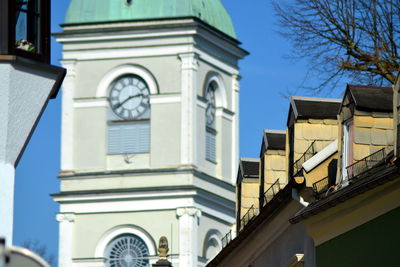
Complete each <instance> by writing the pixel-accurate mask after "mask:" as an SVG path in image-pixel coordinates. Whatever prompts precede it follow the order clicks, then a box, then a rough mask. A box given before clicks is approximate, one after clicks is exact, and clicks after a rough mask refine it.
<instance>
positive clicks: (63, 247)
mask: <svg viewBox="0 0 400 267" xmlns="http://www.w3.org/2000/svg"><path fill="white" fill-rule="evenodd" d="M56 218H57V221H58V222H59V223H60V229H59V231H60V234H59V238H60V240H59V241H58V242H59V245H58V253H59V255H58V266H59V267H71V266H72V237H73V230H74V221H75V215H74V214H72V213H59V214H57V217H56Z"/></svg>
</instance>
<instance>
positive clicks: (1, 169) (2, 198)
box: [0, 163, 15, 246]
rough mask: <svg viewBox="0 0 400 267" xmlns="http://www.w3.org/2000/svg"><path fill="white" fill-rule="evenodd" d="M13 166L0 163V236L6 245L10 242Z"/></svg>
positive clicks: (11, 232)
mask: <svg viewBox="0 0 400 267" xmlns="http://www.w3.org/2000/svg"><path fill="white" fill-rule="evenodd" d="M14 181H15V168H14V165H12V164H9V163H0V237H4V238H5V239H6V246H10V245H11V244H12V237H13V236H12V234H13V217H14Z"/></svg>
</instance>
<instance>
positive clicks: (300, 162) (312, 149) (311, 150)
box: [292, 141, 317, 175]
mask: <svg viewBox="0 0 400 267" xmlns="http://www.w3.org/2000/svg"><path fill="white" fill-rule="evenodd" d="M315 154H317V150H316V148H315V141H314V142H312V143H311V145H310V146H309V147H308V148H307V150H306V151H305V152H304V153H303V155H302V156H301V157H300V158H299V159H298V160H296V161H295V162H294V163H293V165H292V168H293V174H294V175H296V174H297V173H298V172H299V171H300V170H301V169H302V168H303V163H304V162H306V161H307V160H309V159H310V158H312V157H313V156H314V155H315Z"/></svg>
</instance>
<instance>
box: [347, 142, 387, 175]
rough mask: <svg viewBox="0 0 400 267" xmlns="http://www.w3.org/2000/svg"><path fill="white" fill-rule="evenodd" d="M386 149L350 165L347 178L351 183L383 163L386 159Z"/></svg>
mask: <svg viewBox="0 0 400 267" xmlns="http://www.w3.org/2000/svg"><path fill="white" fill-rule="evenodd" d="M385 155H386V153H385V148H382V149H380V150H378V151H376V152H374V153H372V154H371V155H369V156H367V157H365V158H363V159H361V160H359V161H357V162H355V163H353V164H351V165H349V166H348V167H347V168H346V169H347V177H348V179H349V181H351V180H352V179H355V178H356V177H358V176H359V175H361V174H363V173H365V172H367V171H368V170H370V169H372V168H373V167H374V166H376V165H377V164H378V163H380V162H382V160H384V158H385Z"/></svg>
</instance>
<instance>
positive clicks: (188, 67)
mask: <svg viewBox="0 0 400 267" xmlns="http://www.w3.org/2000/svg"><path fill="white" fill-rule="evenodd" d="M179 59H180V60H181V62H182V65H181V98H182V100H181V164H183V165H191V164H194V163H195V162H196V147H195V143H196V142H195V140H196V138H197V137H196V123H197V121H196V98H197V69H198V55H197V54H196V53H193V52H190V53H186V54H179Z"/></svg>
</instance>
